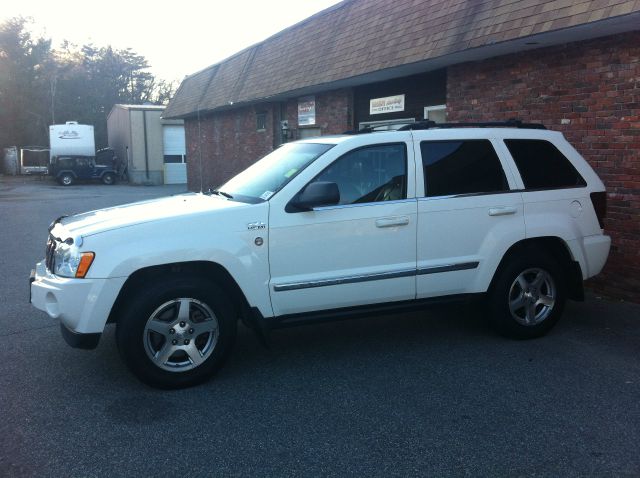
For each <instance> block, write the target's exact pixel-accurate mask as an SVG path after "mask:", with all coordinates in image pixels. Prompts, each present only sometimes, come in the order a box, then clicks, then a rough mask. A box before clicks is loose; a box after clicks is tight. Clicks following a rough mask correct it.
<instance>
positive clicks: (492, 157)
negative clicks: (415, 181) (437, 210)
mask: <svg viewBox="0 0 640 478" xmlns="http://www.w3.org/2000/svg"><path fill="white" fill-rule="evenodd" d="M420 151H421V153H422V166H423V169H424V187H425V193H426V196H427V197H437V196H454V195H461V194H482V193H493V192H500V191H508V190H509V184H508V183H507V178H506V177H505V175H504V171H503V170H502V165H501V164H500V159H499V158H498V155H497V154H496V152H495V150H494V149H493V145H492V144H491V142H490V141H488V140H484V139H482V140H451V141H422V142H421V143H420Z"/></svg>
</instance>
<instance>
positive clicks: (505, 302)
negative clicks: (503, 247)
mask: <svg viewBox="0 0 640 478" xmlns="http://www.w3.org/2000/svg"><path fill="white" fill-rule="evenodd" d="M507 260H508V262H507V263H506V264H505V265H504V266H503V267H502V268H501V269H500V270H499V271H498V273H497V276H496V278H495V280H494V283H493V285H492V288H491V290H490V291H489V321H490V323H491V325H492V326H493V327H494V328H495V329H496V330H497V331H498V332H499V333H501V334H503V335H507V336H510V337H514V338H518V339H529V338H535V337H540V336H542V335H544V334H546V333H547V332H548V331H549V330H551V328H552V327H553V326H554V325H555V324H556V323H557V322H558V320H559V319H560V316H561V315H562V311H563V309H564V303H565V301H566V285H565V280H564V276H563V274H562V270H561V269H560V268H559V267H558V265H557V262H556V261H554V260H553V259H552V258H551V257H550V256H548V255H547V254H544V253H542V252H541V251H537V250H533V249H532V250H526V251H525V250H523V251H522V253H520V254H516V255H512V256H511V257H510V258H508V259H507Z"/></svg>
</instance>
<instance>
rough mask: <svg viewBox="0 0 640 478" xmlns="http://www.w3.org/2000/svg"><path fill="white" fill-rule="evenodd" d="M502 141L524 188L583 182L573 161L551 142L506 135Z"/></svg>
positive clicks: (552, 186) (554, 186)
mask: <svg viewBox="0 0 640 478" xmlns="http://www.w3.org/2000/svg"><path fill="white" fill-rule="evenodd" d="M504 142H505V144H506V145H507V148H509V152H510V153H511V156H512V157H513V160H514V161H515V163H516V166H518V170H519V171H520V176H522V182H523V183H524V187H525V188H526V189H550V188H561V187H571V186H586V182H585V181H584V179H582V176H580V174H579V173H578V171H576V168H574V167H573V164H571V162H570V161H569V160H568V159H567V158H566V157H565V155H564V154H562V153H561V152H560V151H559V150H558V148H556V147H555V146H554V145H553V144H551V143H550V142H548V141H542V140H535V139H507V140H505V141H504Z"/></svg>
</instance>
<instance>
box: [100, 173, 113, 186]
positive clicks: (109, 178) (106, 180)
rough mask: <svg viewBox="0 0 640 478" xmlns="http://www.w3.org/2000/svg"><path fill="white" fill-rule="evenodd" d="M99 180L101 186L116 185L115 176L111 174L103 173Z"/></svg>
mask: <svg viewBox="0 0 640 478" xmlns="http://www.w3.org/2000/svg"><path fill="white" fill-rule="evenodd" d="M101 179H102V184H106V185H107V186H111V185H112V184H115V183H116V175H115V174H113V173H104V174H103V175H102V178H101Z"/></svg>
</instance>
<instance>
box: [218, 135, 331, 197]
mask: <svg viewBox="0 0 640 478" xmlns="http://www.w3.org/2000/svg"><path fill="white" fill-rule="evenodd" d="M333 146H334V145H332V144H318V143H289V144H284V145H282V146H280V147H279V148H278V149H276V150H275V151H273V152H271V153H269V154H268V155H266V156H265V157H264V158H262V159H261V160H260V161H258V162H257V163H255V164H253V165H251V166H249V167H248V168H247V169H245V170H244V171H242V172H241V173H240V174H238V175H237V176H235V177H234V178H232V179H231V180H229V181H228V182H226V183H225V184H223V185H222V186H220V187H219V188H218V190H219V191H221V192H222V193H224V194H225V195H227V196H229V195H230V196H231V197H233V198H234V199H237V200H239V201H246V202H251V203H254V202H262V201H266V200H268V199H269V198H270V197H271V196H273V195H274V194H275V193H276V192H278V191H279V190H280V189H282V188H283V187H284V186H285V185H286V184H287V183H288V182H289V181H291V180H292V179H293V178H294V177H296V176H297V175H298V174H299V173H300V171H302V170H303V169H304V168H306V167H307V166H308V165H309V164H311V163H312V162H313V161H315V160H316V159H317V158H318V157H319V156H320V155H322V154H324V153H325V152H327V151H328V150H329V149H331V148H333Z"/></svg>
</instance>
